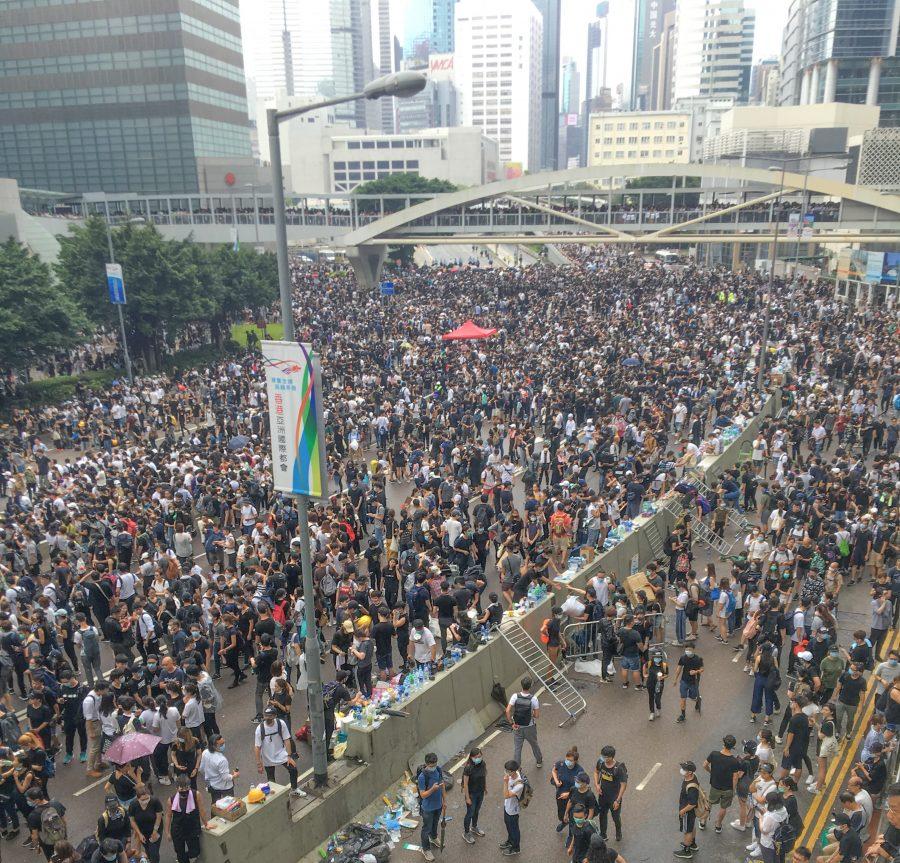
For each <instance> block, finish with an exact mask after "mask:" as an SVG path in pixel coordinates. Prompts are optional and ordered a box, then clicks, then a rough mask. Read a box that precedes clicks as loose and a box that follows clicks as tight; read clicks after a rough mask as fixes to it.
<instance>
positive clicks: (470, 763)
mask: <svg viewBox="0 0 900 863" xmlns="http://www.w3.org/2000/svg"><path fill="white" fill-rule="evenodd" d="M462 790H463V796H464V799H465V803H466V815H465V818H464V819H463V838H464V839H465V840H466V842H468V843H469V844H470V845H472V844H474V842H475V837H476V836H484V831H483V830H481V829H480V828H479V826H478V814H479V812H480V811H481V804H482V803H483V802H484V795H485V793H486V791H487V767H486V766H485V763H484V755H483V754H482V752H481V750H480V749H479V748H478V747H477V746H474V747H472V749H471V750H470V751H469V758H468V760H467V761H466V765H465V767H463V779H462Z"/></svg>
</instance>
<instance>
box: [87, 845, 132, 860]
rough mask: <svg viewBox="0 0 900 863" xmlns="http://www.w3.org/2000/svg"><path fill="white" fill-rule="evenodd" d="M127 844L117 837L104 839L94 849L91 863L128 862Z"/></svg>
mask: <svg viewBox="0 0 900 863" xmlns="http://www.w3.org/2000/svg"><path fill="white" fill-rule="evenodd" d="M127 860H128V858H127V857H126V856H125V846H124V845H123V844H122V843H121V842H119V841H117V840H116V839H104V840H103V841H102V842H101V843H100V845H99V846H98V847H97V850H96V851H94V854H93V856H92V857H91V860H90V863H127Z"/></svg>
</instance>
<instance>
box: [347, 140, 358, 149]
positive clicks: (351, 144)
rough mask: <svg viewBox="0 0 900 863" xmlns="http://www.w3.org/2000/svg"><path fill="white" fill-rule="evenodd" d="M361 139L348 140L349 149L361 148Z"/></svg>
mask: <svg viewBox="0 0 900 863" xmlns="http://www.w3.org/2000/svg"><path fill="white" fill-rule="evenodd" d="M359 143H360V142H359V141H347V149H348V150H358V149H359Z"/></svg>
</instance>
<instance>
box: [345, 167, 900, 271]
mask: <svg viewBox="0 0 900 863" xmlns="http://www.w3.org/2000/svg"><path fill="white" fill-rule="evenodd" d="M660 176H664V177H668V178H671V186H670V187H666V188H630V187H628V186H627V185H626V183H625V180H626V179H632V178H634V179H638V178H643V177H660ZM688 177H696V178H699V179H700V180H701V185H700V186H697V187H688V186H685V185H684V180H683V181H682V185H681V186H679V185H678V181H679V179H681V178H685V179H686V178H688ZM718 196H722V198H724V200H722V199H720V198H718ZM814 196H815V198H817V199H819V200H822V199H824V200H825V201H828V202H830V203H827V204H826V203H823V204H821V205H813V204H812V200H813V197H814ZM679 197H680V198H681V201H682V204H683V203H684V202H686V201H689V200H690V201H691V202H692V203H691V205H690V206H682V205H679V204H678V203H677V201H678V199H679ZM660 198H663V200H664V205H663V206H661V207H660V206H658V203H657V202H658V201H659V200H660ZM626 200H627V201H630V202H631V203H629V204H628V205H627V206H623V205H622V204H621V203H616V202H622V201H626ZM648 201H649V202H650V204H649V206H648V205H647V203H646V202H648ZM792 201H793V207H791V206H789V205H790V203H791V202H792ZM498 203H501V204H503V206H499V207H498V206H497V204H498ZM510 205H512V212H511V208H510ZM473 207H476V208H480V209H481V210H482V212H480V213H473V212H472V208H473ZM786 207H787V208H788V209H787V210H786V209H785V208H786ZM776 209H777V211H778V214H777V215H776ZM485 210H486V212H485ZM789 211H792V212H796V213H798V214H799V215H800V216H801V217H802V216H803V215H811V216H813V218H814V227H813V229H812V232H811V234H808V233H804V234H803V236H802V242H804V243H813V244H815V243H860V242H871V243H887V242H895V241H900V196H896V195H886V194H882V193H881V192H878V191H877V190H874V189H871V188H867V187H862V186H855V185H851V184H849V183H845V182H842V181H839V180H831V179H826V178H821V177H816V176H813V175H811V174H797V173H791V172H785V173H784V174H782V172H781V171H775V170H762V169H758V168H742V167H732V166H722V165H713V164H684V165H677V164H667V165H657V164H636V165H617V166H614V167H591V168H575V169H568V170H564V171H553V172H544V173H539V174H532V175H527V176H524V177H518V178H516V179H513V180H506V181H500V182H494V183H489V184H487V185H483V186H478V187H474V188H467V189H462V190H460V191H457V192H451V193H446V194H443V195H439V196H435V197H434V198H431V199H430V200H426V201H423V202H422V203H419V204H416V205H414V206H411V207H408V208H406V209H403V210H400V211H398V212H396V213H392V214H390V215H386V216H383V217H382V218H380V219H377V220H374V221H370V222H369V223H368V224H365V225H362V226H360V227H359V228H357V229H356V230H353V231H351V232H349V233H348V234H345V235H344V237H343V238H342V239H343V243H344V244H345V246H346V251H347V256H348V258H349V259H350V261H351V263H352V264H353V268H354V270H355V271H356V274H357V278H358V279H359V280H360V281H361V282H362V283H363V284H367V285H374V284H375V283H377V281H378V279H379V275H380V272H381V266H382V264H383V262H384V258H385V253H386V249H387V247H388V246H396V245H403V244H416V245H419V244H424V245H427V244H429V243H439V244H442V245H449V244H456V245H479V244H484V243H485V242H489V243H509V244H516V243H534V242H552V243H556V244H563V243H614V244H623V243H624V244H651V245H653V244H655V245H685V244H688V245H694V244H697V243H758V244H771V243H773V242H774V241H775V235H776V230H775V227H776V224H777V223H778V222H779V221H781V222H782V223H783V222H784V221H785V220H786V219H787V214H788V212H789ZM528 217H530V218H528ZM504 226H508V227H506V229H505V230H504ZM509 227H512V228H519V230H518V231H516V230H512V231H511V230H509ZM526 227H527V228H528V230H524V229H525V228H526ZM448 228H450V229H452V233H445V232H444V231H446V230H447V229H448ZM471 228H475V229H476V230H474V231H473V230H470V229H471ZM777 242H778V243H794V244H796V243H797V242H798V236H797V233H794V234H791V233H789V232H788V231H787V225H786V224H785V225H783V229H782V230H781V231H780V232H778V237H777Z"/></svg>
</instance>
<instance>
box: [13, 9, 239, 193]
mask: <svg viewBox="0 0 900 863" xmlns="http://www.w3.org/2000/svg"><path fill="white" fill-rule="evenodd" d="M123 12H124V10H122V11H119V12H117V11H116V6H115V5H113V4H110V3H109V2H103V0H81V2H79V3H77V4H75V3H66V4H53V5H51V4H49V3H47V2H46V0H16V3H15V4H12V3H4V4H2V5H0V68H2V69H3V75H2V77H0V176H4V177H12V178H14V179H16V180H17V181H18V182H19V184H20V185H22V186H25V187H30V188H38V189H53V190H59V191H63V192H73V193H78V192H86V191H107V192H122V191H133V192H148V193H154V192H173V193H174V192H180V193H183V192H196V191H200V190H201V189H203V188H210V187H212V186H217V187H218V186H220V185H221V187H223V188H224V186H226V185H227V183H228V180H229V178H230V180H231V182H232V183H233V182H234V174H233V169H234V168H237V167H239V166H240V167H246V166H249V164H250V137H249V132H248V125H247V123H248V121H247V99H246V87H245V82H244V69H243V61H242V57H241V26H240V15H239V12H238V5H237V0H219V2H217V3H215V4H214V5H213V4H207V5H200V4H197V3H195V2H189V0H129V3H128V7H127V14H123ZM229 166H231V168H229Z"/></svg>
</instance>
